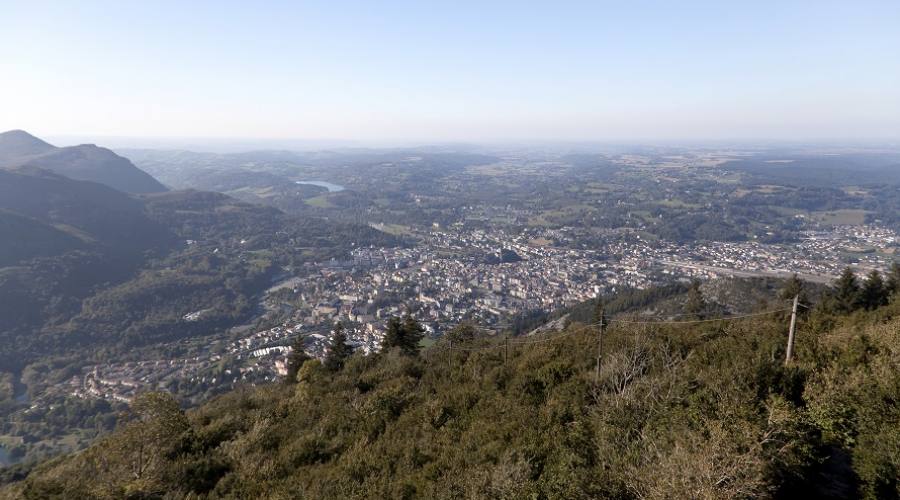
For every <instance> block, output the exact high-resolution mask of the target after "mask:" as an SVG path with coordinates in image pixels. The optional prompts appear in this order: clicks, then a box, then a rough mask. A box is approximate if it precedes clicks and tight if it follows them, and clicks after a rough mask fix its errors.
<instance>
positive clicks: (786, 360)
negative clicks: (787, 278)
mask: <svg viewBox="0 0 900 500" xmlns="http://www.w3.org/2000/svg"><path fill="white" fill-rule="evenodd" d="M799 301H800V296H799V295H797V296H795V297H794V306H793V307H792V308H791V329H790V330H788V342H787V355H785V358H784V364H788V363H790V362H791V359H792V358H793V357H794V329H795V328H796V327H797V304H798V302H799Z"/></svg>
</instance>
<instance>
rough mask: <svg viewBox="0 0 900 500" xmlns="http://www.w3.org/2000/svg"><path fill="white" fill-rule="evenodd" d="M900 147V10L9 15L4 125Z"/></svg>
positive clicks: (789, 6)
mask: <svg viewBox="0 0 900 500" xmlns="http://www.w3.org/2000/svg"><path fill="white" fill-rule="evenodd" d="M7 129H25V130H28V131H29V132H32V133H34V134H37V135H44V136H79V137H132V138H154V137H155V138H185V137H202V138H213V139H228V138H243V139H302V140H318V139H328V140H348V141H363V142H370V143H376V142H379V141H387V142H397V141H414V142H421V141H436V142H437V141H470V142H491V141H511V140H517V141H528V140H534V141H629V140H641V141H646V140H666V141H672V140H676V141H677V140H722V139H727V140H732V139H738V140H740V139H748V140H757V139H773V140H807V139H864V140H881V139H889V140H890V139H900V2H898V1H896V0H885V1H866V0H853V1H849V0H848V1H841V2H837V1H830V0H817V1H808V2H807V1H791V0H780V1H767V0H759V1H752V2H750V1H747V2H731V1H722V0H718V1H709V2H706V1H703V2H700V1H689V0H686V1H641V0H636V1H627V2H626V1H600V0H597V1H584V2H581V1H577V2H576V1H553V2H549V1H548V2H538V1H527V0H519V1H511V2H505V1H490V0H482V1H471V2H470V1H466V0H457V1H447V2H437V1H429V0H419V1H411V2H398V1H388V0H385V1H371V0H369V1H360V2H347V1H340V0H333V1H322V2H304V1H293V2H274V1H268V2H267V1H260V2H246V1H245V2H228V1H215V2H204V1H191V2H184V1H177V2H167V1H153V2H137V1H134V2H132V1H90V0H83V1H74V0H73V1H56V2H44V1H40V0H29V1H22V0H0V130H7Z"/></svg>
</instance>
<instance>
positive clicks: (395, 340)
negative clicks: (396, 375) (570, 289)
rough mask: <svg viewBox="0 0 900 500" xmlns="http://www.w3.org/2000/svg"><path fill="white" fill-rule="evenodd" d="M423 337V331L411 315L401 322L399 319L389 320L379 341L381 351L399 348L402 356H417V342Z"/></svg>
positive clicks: (418, 347)
mask: <svg viewBox="0 0 900 500" xmlns="http://www.w3.org/2000/svg"><path fill="white" fill-rule="evenodd" d="M424 336H425V329H424V328H422V325H420V324H419V322H418V321H416V320H415V319H414V318H413V317H412V316H411V315H407V316H406V318H404V319H403V320H402V321H401V320H400V318H391V319H389V320H388V324H387V331H386V332H385V334H384V338H383V339H382V340H381V349H382V350H388V349H391V348H393V347H399V348H400V350H401V351H403V354H407V355H410V356H415V355H417V354H419V349H420V347H421V346H419V342H421V341H422V338H423V337H424Z"/></svg>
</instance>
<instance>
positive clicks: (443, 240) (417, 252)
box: [33, 225, 900, 404]
mask: <svg viewBox="0 0 900 500" xmlns="http://www.w3.org/2000/svg"><path fill="white" fill-rule="evenodd" d="M576 233H577V230H576V229H572V228H562V229H529V230H527V231H524V232H520V233H516V234H513V233H509V232H505V231H504V230H500V229H498V230H495V231H487V230H481V229H476V230H464V229H463V228H462V227H461V226H460V225H457V226H455V227H450V228H440V227H432V228H431V229H430V230H429V231H427V232H423V233H421V234H417V235H416V236H417V237H418V242H419V243H418V244H416V245H414V246H410V247H397V248H374V247H371V248H357V249H355V250H353V251H352V253H351V255H350V257H349V258H347V259H345V260H330V261H327V262H321V263H316V264H308V265H306V266H305V267H303V268H302V269H298V270H293V273H292V274H291V275H287V276H283V277H281V279H280V280H279V282H278V283H276V284H274V286H273V287H272V288H270V289H269V290H268V292H267V294H266V297H264V298H263V305H264V306H265V307H266V308H267V309H269V310H271V311H279V312H281V313H282V315H283V316H286V317H287V318H288V319H286V320H284V321H283V322H282V323H281V324H279V325H277V326H273V327H267V328H264V329H259V330H255V329H253V328H249V327H247V326H244V327H241V328H235V329H232V331H230V332H228V333H227V334H224V335H222V336H221V337H220V340H219V341H216V342H208V343H206V344H204V345H203V346H202V347H200V348H194V349H191V350H189V355H186V356H182V357H178V356H174V357H170V358H168V359H150V360H135V361H127V362H119V363H110V364H103V365H94V366H88V367H86V368H84V369H83V370H82V373H81V374H79V375H76V376H73V377H72V378H71V379H70V380H69V381H67V382H66V383H64V384H60V385H59V386H55V387H51V388H49V389H48V390H47V391H46V392H45V394H44V395H42V396H41V397H40V398H38V399H37V400H36V401H34V402H33V404H41V401H52V399H53V397H54V396H57V397H59V396H77V397H84V398H103V399H108V400H118V401H128V400H130V399H131V397H132V396H133V395H134V394H136V393H137V392H139V391H143V390H147V389H150V388H162V389H166V390H171V391H179V392H181V393H187V394H197V395H202V396H208V395H210V394H215V393H218V392H221V391H224V390H227V389H230V388H234V387H236V386H239V385H241V384H258V383H265V382H269V381H274V380H277V379H278V378H279V377H282V376H284V374H285V373H286V371H287V357H288V355H289V353H290V351H291V346H292V345H294V343H295V341H296V339H297V338H302V339H303V345H304V346H305V351H306V352H307V353H308V354H310V355H312V356H317V357H321V356H322V355H323V354H324V351H325V349H326V345H327V342H328V339H329V333H330V330H331V328H332V327H333V325H334V324H335V323H336V322H338V321H339V322H341V323H342V324H343V325H344V327H345V329H346V331H347V333H348V337H349V342H350V343H351V344H352V345H353V346H354V348H355V349H357V350H360V351H362V352H364V353H372V352H376V351H377V350H378V349H379V344H380V341H381V337H382V335H383V332H384V329H385V323H386V322H387V320H388V319H389V318H391V317H395V316H402V315H407V314H409V315H412V316H413V317H414V318H416V319H417V320H418V321H419V322H420V323H421V324H422V325H423V326H424V327H425V329H426V331H427V333H428V336H429V337H430V338H435V337H437V336H440V334H441V333H442V332H444V331H446V330H447V329H449V328H451V327H453V326H454V325H457V324H459V323H460V322H463V321H473V322H477V323H478V324H480V325H485V327H486V328H487V330H488V332H490V331H491V330H493V331H494V332H500V331H501V330H502V328H503V327H504V325H506V324H508V323H507V322H508V320H509V319H510V318H512V317H515V316H516V315H519V314H524V313H527V312H529V311H552V310H556V309H558V308H562V307H565V306H570V305H573V304H576V303H579V302H582V301H585V300H589V299H592V298H594V297H596V296H598V294H602V293H607V292H612V291H615V290H616V289H621V288H626V287H630V288H637V289H643V288H646V287H648V286H650V285H652V284H658V283H666V282H671V281H673V280H690V279H693V278H712V277H720V276H771V277H784V276H787V275H789V274H790V273H798V274H800V275H801V276H802V277H803V278H804V279H807V280H811V281H822V282H825V281H829V280H831V279H833V278H834V277H835V276H836V275H837V274H838V273H840V271H841V270H842V269H843V268H844V267H846V266H848V265H852V266H854V267H855V268H857V269H858V270H859V271H860V272H867V271H868V270H871V269H884V268H887V267H888V266H889V265H890V263H891V262H892V259H893V255H894V252H897V251H898V248H900V236H898V234H897V233H896V232H894V231H892V230H889V229H885V228H882V227H879V226H876V225H861V226H860V225H855V226H836V227H833V228H830V229H829V230H828V231H807V232H805V233H803V238H802V240H801V241H800V242H799V243H793V244H764V243H758V242H753V241H748V242H740V243H725V242H705V243H693V244H675V243H667V242H665V241H660V240H656V241H653V242H652V244H651V243H650V242H645V241H643V240H642V236H641V235H640V234H638V233H635V232H634V231H631V230H620V231H617V230H610V231H608V232H607V234H605V235H604V236H605V237H604V241H605V243H604V244H602V245H600V246H598V247H597V248H590V249H580V248H575V245H570V243H571V242H572V241H573V240H574V239H575V237H576ZM202 313H203V311H196V312H193V313H190V314H188V315H186V316H185V318H184V319H185V321H191V320H194V319H196V318H197V317H199V316H200V315H202Z"/></svg>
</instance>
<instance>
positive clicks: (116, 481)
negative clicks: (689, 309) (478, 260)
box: [6, 298, 900, 498]
mask: <svg viewBox="0 0 900 500" xmlns="http://www.w3.org/2000/svg"><path fill="white" fill-rule="evenodd" d="M776 305H777V304H776ZM781 305H783V304H781ZM629 317H631V318H633V316H618V319H620V320H624V319H627V318H629ZM613 319H614V320H615V319H616V318H613ZM787 320H788V317H787V316H786V315H785V314H784V313H767V314H761V315H759V316H755V317H752V318H747V319H738V320H731V321H707V322H700V323H692V324H681V323H676V324H633V323H628V322H617V321H613V322H611V323H610V324H609V325H607V327H606V328H605V330H604V332H603V338H602V342H603V343H602V353H603V355H602V362H601V366H600V370H599V373H596V372H595V368H596V362H597V359H596V354H597V348H598V330H597V327H596V325H584V324H581V323H573V324H571V325H570V326H569V327H568V328H567V329H566V330H565V331H563V332H561V333H557V334H554V335H553V336H546V337H539V338H528V339H524V338H516V339H514V341H512V342H510V344H509V347H508V350H507V347H506V344H505V343H504V342H502V341H499V340H497V339H485V338H475V337H472V333H473V332H472V331H471V330H465V329H460V330H457V331H456V332H454V334H453V335H454V338H455V339H456V341H455V342H454V344H453V345H454V348H453V349H452V350H451V349H449V345H448V344H446V343H439V344H437V345H436V346H435V347H433V348H430V349H427V350H425V351H423V352H422V353H421V354H419V355H416V354H413V355H405V354H402V352H401V351H400V350H397V349H389V350H388V351H387V352H384V353H382V354H380V355H377V356H370V357H362V356H353V357H351V358H349V359H348V360H347V362H346V363H345V365H344V367H343V368H342V369H336V370H335V369H327V368H326V367H325V365H322V364H320V363H319V362H318V361H307V362H305V363H304V364H303V365H302V366H301V367H300V370H299V373H298V376H297V380H296V382H295V383H293V384H278V385H271V386H268V387H263V388H259V389H255V390H243V391H238V392H235V393H232V394H229V395H226V396H224V397H221V398H218V399H216V400H214V401H212V402H210V403H208V404H206V405H204V406H203V407H201V408H199V409H197V410H193V411H190V412H188V413H187V414H184V413H182V411H181V410H179V409H178V408H177V405H174V403H173V402H172V401H171V400H170V399H169V398H168V397H166V396H165V395H161V394H149V395H147V396H146V397H144V398H141V399H140V400H139V401H138V402H136V403H135V404H134V405H133V410H132V412H133V415H132V420H131V421H130V423H126V424H121V429H120V430H119V431H118V432H117V433H115V434H113V435H111V436H110V437H108V438H106V439H104V440H102V441H101V442H99V443H97V444H96V445H95V446H93V447H91V448H90V449H88V450H86V451H85V452H83V453H80V454H78V455H75V456H71V457H66V458H63V459H59V460H56V461H53V462H50V463H47V464H45V465H43V466H40V467H39V468H38V469H37V470H35V471H34V472H33V473H32V474H31V475H30V476H29V477H28V478H27V479H26V480H24V481H23V482H20V483H17V484H14V485H12V487H11V489H7V490H6V494H7V495H8V496H21V497H24V498H76V497H77V498H126V497H132V498H181V497H191V498H255V497H256V498H263V497H265V498H598V497H600V498H603V497H608V498H613V497H614V498H639V497H646V498H750V497H780V498H794V497H797V496H798V495H801V494H804V495H813V496H816V497H821V498H846V497H857V496H865V497H869V498H876V497H877V498H896V497H897V495H898V494H900V489H898V488H900V486H898V482H897V477H898V471H900V427H898V425H897V422H898V421H900V407H898V405H897V401H898V399H900V301H898V300H897V299H896V298H895V300H894V302H893V303H892V304H890V305H887V306H884V307H881V308H878V309H875V310H873V311H868V312H867V311H862V310H859V311H857V312H854V313H852V314H850V315H839V314H836V313H834V312H833V311H831V310H829V309H828V308H827V307H824V306H817V307H815V308H814V310H813V311H812V312H809V313H803V312H801V317H800V320H799V326H798V334H797V344H796V346H795V359H794V361H793V362H792V363H790V364H787V365H785V362H784V350H785V341H786V332H787ZM595 377H596V378H595Z"/></svg>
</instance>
